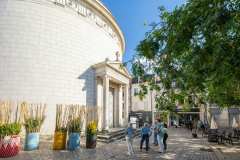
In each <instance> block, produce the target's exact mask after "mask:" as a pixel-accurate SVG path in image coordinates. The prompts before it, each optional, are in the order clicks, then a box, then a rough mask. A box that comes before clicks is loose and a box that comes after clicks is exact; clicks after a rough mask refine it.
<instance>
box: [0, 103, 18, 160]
mask: <svg viewBox="0 0 240 160" xmlns="http://www.w3.org/2000/svg"><path fill="white" fill-rule="evenodd" d="M20 117H21V116H20V112H19V110H18V107H17V109H16V108H15V110H14V109H13V107H12V105H11V104H10V103H8V102H0V158H7V157H13V156H16V155H17V154H18V153H19V151H20V136H19V133H20V132H21V124H20Z"/></svg>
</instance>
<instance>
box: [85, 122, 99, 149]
mask: <svg viewBox="0 0 240 160" xmlns="http://www.w3.org/2000/svg"><path fill="white" fill-rule="evenodd" d="M96 145H97V121H91V122H90V123H89V124H88V125H87V137H86V147H87V148H96Z"/></svg>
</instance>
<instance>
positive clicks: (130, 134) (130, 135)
mask: <svg viewBox="0 0 240 160" xmlns="http://www.w3.org/2000/svg"><path fill="white" fill-rule="evenodd" d="M133 134H134V130H133V127H132V124H131V123H129V124H128V127H127V129H126V132H125V135H126V142H127V146H128V155H129V156H130V155H133V154H134V151H133Z"/></svg>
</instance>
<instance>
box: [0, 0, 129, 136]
mask: <svg viewBox="0 0 240 160" xmlns="http://www.w3.org/2000/svg"><path fill="white" fill-rule="evenodd" d="M124 50H125V41H124V36H123V34H122V32H121V30H120V28H119V26H118V24H117V23H116V21H115V19H114V17H113V16H112V15H111V12H110V11H109V10H108V9H107V8H106V7H105V6H104V5H103V4H102V3H101V2H100V1H98V0H1V1H0V99H3V100H12V101H27V102H31V103H46V104H47V106H48V107H47V119H46V121H45V125H44V127H43V130H42V132H43V133H44V134H52V133H53V130H54V125H55V123H54V122H55V105H56V104H82V105H86V106H98V107H102V108H103V111H102V114H101V116H100V117H99V119H100V121H99V123H100V127H101V128H100V129H109V128H111V127H120V126H123V125H125V124H126V123H127V118H128V107H129V100H128V98H127V97H128V96H129V94H128V88H129V84H130V82H131V81H130V79H131V77H130V75H129V74H128V72H127V70H126V69H125V68H124V67H122V65H121V62H122V54H123V53H124ZM116 53H118V54H116Z"/></svg>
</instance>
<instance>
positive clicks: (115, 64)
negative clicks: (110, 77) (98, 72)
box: [93, 61, 131, 78]
mask: <svg viewBox="0 0 240 160" xmlns="http://www.w3.org/2000/svg"><path fill="white" fill-rule="evenodd" d="M101 67H110V68H112V69H114V70H116V71H118V72H119V73H121V74H123V75H125V76H127V77H128V78H131V75H130V74H129V72H128V70H127V68H126V67H125V66H124V65H123V63H122V62H120V61H104V62H101V63H98V64H95V65H94V66H93V68H95V69H98V68H101Z"/></svg>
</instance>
